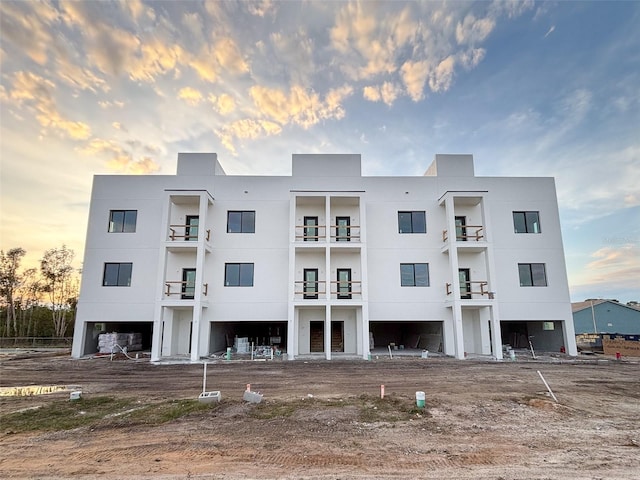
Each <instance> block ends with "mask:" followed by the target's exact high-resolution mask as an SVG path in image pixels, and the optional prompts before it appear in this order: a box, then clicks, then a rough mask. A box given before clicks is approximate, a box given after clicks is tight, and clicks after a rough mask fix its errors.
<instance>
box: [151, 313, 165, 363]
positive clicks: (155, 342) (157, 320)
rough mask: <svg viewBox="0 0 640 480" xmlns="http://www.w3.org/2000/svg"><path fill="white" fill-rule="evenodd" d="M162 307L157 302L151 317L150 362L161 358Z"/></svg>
mask: <svg viewBox="0 0 640 480" xmlns="http://www.w3.org/2000/svg"><path fill="white" fill-rule="evenodd" d="M163 310H164V307H163V306H162V305H160V302H159V301H157V302H156V305H155V309H154V315H153V333H152V335H151V361H152V362H157V361H158V360H160V357H161V356H162V316H163V313H164V312H163Z"/></svg>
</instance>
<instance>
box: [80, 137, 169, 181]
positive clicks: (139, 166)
mask: <svg viewBox="0 0 640 480" xmlns="http://www.w3.org/2000/svg"><path fill="white" fill-rule="evenodd" d="M128 143H129V144H130V146H131V147H137V148H139V149H142V150H144V151H146V152H148V153H156V152H157V151H158V149H157V147H153V146H148V145H142V144H139V143H140V142H135V141H134V142H133V143H132V142H128ZM78 150H79V151H80V153H82V154H83V155H88V156H104V157H107V160H106V166H107V168H108V169H109V170H111V171H113V172H116V173H129V174H148V173H155V172H158V171H160V165H158V163H157V162H156V161H155V160H153V159H152V158H150V157H148V156H142V158H139V159H137V160H136V159H135V158H134V154H133V153H132V152H130V151H127V150H125V149H124V148H123V147H122V146H121V145H120V144H119V143H118V142H116V141H115V140H105V139H102V138H92V139H91V140H90V141H89V142H87V143H86V144H85V145H84V146H83V147H82V148H79V149H78Z"/></svg>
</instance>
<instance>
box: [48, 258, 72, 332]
mask: <svg viewBox="0 0 640 480" xmlns="http://www.w3.org/2000/svg"><path fill="white" fill-rule="evenodd" d="M74 256H75V253H74V251H73V250H70V249H68V248H67V247H66V245H62V247H61V248H52V249H50V250H47V251H46V252H44V255H43V257H42V259H41V260H40V271H41V272H42V277H43V278H42V280H43V282H44V291H45V292H47V294H48V296H49V302H50V303H51V316H52V319H53V326H54V330H55V335H56V336H57V337H64V334H65V332H66V330H67V326H68V323H69V319H68V318H67V315H68V313H69V309H70V307H71V305H70V300H73V299H74V298H76V297H77V282H76V281H74V275H73V274H74V268H73V267H72V266H71V262H72V261H73V257H74Z"/></svg>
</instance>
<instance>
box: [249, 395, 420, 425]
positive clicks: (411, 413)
mask: <svg viewBox="0 0 640 480" xmlns="http://www.w3.org/2000/svg"><path fill="white" fill-rule="evenodd" d="M345 407H356V408H357V409H358V410H357V411H358V421H360V422H363V423H375V422H398V421H406V420H409V419H415V418H416V416H417V415H418V414H419V415H422V416H424V415H427V414H426V411H425V409H424V408H417V407H416V405H415V403H414V402H412V401H409V400H407V399H406V398H400V397H396V396H393V395H390V396H387V397H385V398H384V399H381V398H380V397H377V396H373V395H360V396H359V397H349V398H343V399H329V400H320V399H316V398H312V399H304V400H292V401H287V402H278V401H270V402H263V403H260V404H259V405H256V406H255V408H253V409H251V410H250V411H249V412H248V415H249V416H250V417H253V418H257V419H260V420H271V419H274V418H287V417H291V416H292V415H294V414H295V413H296V412H297V411H299V410H300V411H304V410H320V409H327V408H345Z"/></svg>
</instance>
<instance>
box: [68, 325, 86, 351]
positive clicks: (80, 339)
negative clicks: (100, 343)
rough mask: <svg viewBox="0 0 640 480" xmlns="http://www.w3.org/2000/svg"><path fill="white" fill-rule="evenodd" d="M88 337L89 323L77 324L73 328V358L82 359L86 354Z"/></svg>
mask: <svg viewBox="0 0 640 480" xmlns="http://www.w3.org/2000/svg"><path fill="white" fill-rule="evenodd" d="M86 335H87V322H76V324H75V326H74V327H73V345H72V347H71V356H72V357H73V358H80V357H82V356H83V355H84V354H85V351H84V347H85V341H86V339H85V337H86Z"/></svg>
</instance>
